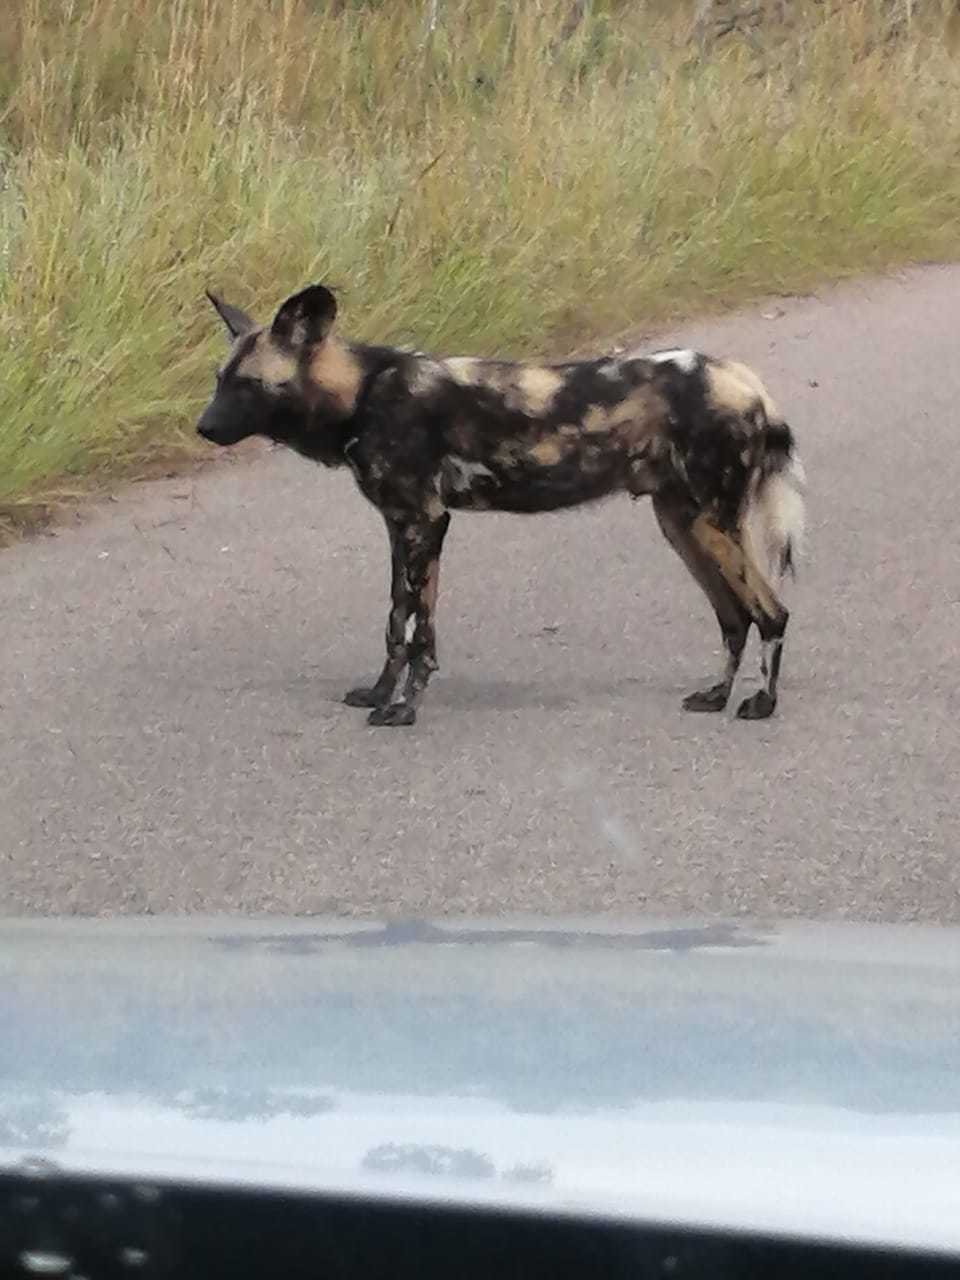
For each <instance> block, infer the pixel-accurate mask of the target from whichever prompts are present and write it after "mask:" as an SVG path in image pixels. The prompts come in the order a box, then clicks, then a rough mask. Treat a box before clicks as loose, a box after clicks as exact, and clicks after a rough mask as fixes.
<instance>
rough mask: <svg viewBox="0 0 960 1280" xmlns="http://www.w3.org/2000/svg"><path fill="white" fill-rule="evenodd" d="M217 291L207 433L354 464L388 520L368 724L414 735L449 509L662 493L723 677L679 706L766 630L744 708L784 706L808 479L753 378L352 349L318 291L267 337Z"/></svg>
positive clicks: (722, 695)
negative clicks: (223, 334) (714, 626)
mask: <svg viewBox="0 0 960 1280" xmlns="http://www.w3.org/2000/svg"><path fill="white" fill-rule="evenodd" d="M208 296H209V297H210V301H211V302H212V303H213V305H214V306H215V307H216V309H217V311H218V312H219V314H220V317H221V319H222V320H223V322H224V323H225V325H226V327H227V329H228V330H229V332H230V336H231V338H232V340H233V345H232V349H231V352H230V356H229V358H228V360H227V362H226V364H225V365H224V366H223V368H222V369H221V370H220V372H219V373H218V376H217V387H216V392H215V394H214V396H213V399H212V400H211V402H210V404H209V405H208V406H207V408H206V410H205V411H204V413H203V416H202V417H201V419H200V422H199V425H198V430H199V432H200V434H201V435H202V436H204V437H205V438H206V439H207V440H211V441H213V442H214V443H216V444H219V445H230V444H235V443H237V442H238V441H240V440H243V439H244V438H245V437H247V436H250V435H254V434H259V435H263V436H266V437H268V438H269V439H271V440H274V441H277V442H280V443H282V444H285V445H289V446H290V447H291V448H293V449H295V450H297V452H299V453H301V454H303V455H304V456H305V457H307V458H312V459H314V460H315V461H317V462H322V463H324V464H325V465H326V466H329V467H335V466H341V465H344V464H346V465H347V466H349V467H350V469H351V470H352V472H353V474H354V477H355V479H356V482H357V485H358V486H359V488H360V490H361V492H362V493H363V494H364V495H365V496H366V497H367V498H368V499H369V500H370V502H372V503H373V505H374V506H376V507H377V508H378V509H379V511H380V512H381V514H382V515H383V518H384V520H385V522H386V526H387V533H388V535H389V539H390V549H391V553H392V563H393V584H392V604H391V608H390V614H389V618H388V621H387V636H386V644H387V660H386V664H385V665H384V668H383V670H382V672H381V673H380V676H379V678H378V679H377V681H376V683H375V684H373V685H372V686H370V687H363V688H359V689H352V690H351V691H350V692H349V693H348V694H347V695H346V701H347V703H348V704H349V705H350V706H355V707H370V708H372V710H371V713H370V723H371V724H377V725H405V724H413V722H414V720H415V718H416V709H417V706H418V704H419V702H420V698H421V696H422V694H423V691H424V689H425V688H426V686H427V683H428V681H429V679H430V676H431V674H432V673H433V672H434V671H435V670H436V668H437V659H436V645H435V637H434V611H435V608H436V602H437V581H438V573H439V568H440V552H441V548H442V546H443V539H444V535H445V534H446V532H447V526H448V525H449V523H450V511H452V510H473V511H514V512H538V511H553V510H556V509H558V508H561V507H572V506H576V505H577V504H579V503H583V502H589V501H591V500H593V499H597V498H602V497H605V496H606V495H608V494H612V493H616V492H620V491H625V492H627V493H629V494H630V495H631V496H633V497H634V498H639V497H641V496H644V495H650V496H651V497H652V499H653V504H654V508H655V511H656V516H657V519H658V521H659V524H660V528H661V529H662V530H663V533H664V534H665V536H666V537H667V539H668V540H669V542H670V543H671V544H672V546H673V547H674V548H675V549H676V551H677V552H678V553H679V555H680V556H681V557H682V559H683V560H684V562H685V564H686V566H687V568H688V569H689V570H690V572H691V573H692V574H693V576H694V578H695V579H696V580H697V582H699V584H700V586H701V587H702V588H703V590H704V591H705V592H706V594H707V596H708V597H709V599H710V603H711V604H712V605H713V608H714V610H715V612H716V615H717V619H718V621H719V623H720V630H721V633H722V636H723V643H724V648H725V651H726V663H725V667H724V671H723V674H722V676H721V678H720V680H719V681H718V682H717V683H716V684H714V685H712V686H711V687H710V688H708V689H704V690H702V691H699V692H697V693H692V694H690V696H689V697H688V698H686V700H685V702H684V706H685V707H686V708H687V709H688V710H690V711H720V710H722V709H723V708H724V707H725V706H726V704H727V701H728V699H729V697H730V691H731V687H732V685H733V680H734V677H735V675H736V672H737V668H738V666H739V664H740V658H741V655H742V653H743V649H744V645H745V643H746V640H747V633H748V631H749V629H750V625H751V623H755V624H756V626H757V628H758V630H759V632H760V637H761V641H762V651H763V661H762V670H763V686H762V688H760V689H758V690H757V692H756V693H754V694H753V695H752V697H749V698H747V699H746V700H745V701H744V702H743V703H742V704H741V706H740V708H739V711H738V715H739V716H741V717H743V718H745V719H760V718H762V717H765V716H769V715H770V714H771V713H772V712H773V709H774V707H775V706H776V701H777V679H778V676H779V673H780V656H781V649H782V645H783V637H784V632H785V630H786V625H787V616H788V615H787V610H786V609H785V608H784V606H783V604H782V603H781V602H780V599H779V598H778V596H777V593H776V590H775V589H774V587H773V585H771V579H778V578H779V577H781V576H782V575H783V573H784V571H785V570H786V569H787V568H789V567H791V566H792V562H793V558H794V556H795V552H796V546H797V539H798V537H799V534H800V532H801V527H802V516H803V501H802V497H801V495H800V481H801V479H802V472H801V470H800V464H799V460H798V459H797V457H796V453H795V449H794V443H793V436H792V434H791V431H790V428H789V427H788V426H787V425H786V423H785V422H784V421H783V420H782V418H780V416H779V415H778V413H777V412H776V410H775V408H774V406H773V404H772V402H771V400H770V398H769V396H768V395H767V393H766V391H765V390H764V387H763V385H762V384H761V382H760V381H759V379H758V378H757V377H756V375H755V374H754V373H752V371H751V370H749V369H747V368H746V367H744V366H743V365H739V364H733V363H728V362H723V361H718V360H713V359H710V358H708V357H706V356H702V355H699V354H697V353H696V352H693V351H681V350H677V351H660V352H656V353H653V354H652V355H647V356H643V355H641V354H639V353H636V352H634V353H628V354H626V355H620V356H616V357H611V356H607V357H602V358H600V359H593V360H578V361H572V362H569V363H566V364H550V365H545V364H511V363H507V362H505V361H497V360H482V359H475V358H467V357H458V358H454V359H450V358H448V359H438V358H432V357H430V356H426V355H423V354H422V353H419V352H417V353H411V352H405V351H399V350H397V349H395V348H391V347H376V346H364V345H361V344H358V343H350V342H346V341H344V340H342V339H341V338H339V337H338V336H337V335H336V334H335V333H334V332H333V323H334V319H335V316H336V311H337V306H336V301H335V299H334V296H333V294H332V293H331V292H330V291H329V289H327V288H325V287H324V286H323V285H312V286H310V287H309V288H307V289H304V290H303V291H302V292H301V293H298V294H296V295H294V296H293V297H291V298H288V299H287V301H286V302H284V303H283V305H282V306H281V307H280V310H279V311H278V312H277V314H276V316H275V318H274V320H273V322H272V324H271V325H270V326H269V327H264V328H261V327H260V326H258V325H257V324H255V323H254V321H253V320H251V319H250V318H249V317H248V316H246V315H245V314H244V313H243V312H242V311H238V310H237V308H236V307H231V306H229V305H228V304H227V303H225V302H223V301H222V300H221V299H219V298H217V297H214V296H213V295H208ZM761 565H762V566H763V567H761ZM405 669H406V672H407V675H406V680H405V682H404V683H403V684H402V685H401V684H400V677H401V675H402V673H403V672H404V670H405Z"/></svg>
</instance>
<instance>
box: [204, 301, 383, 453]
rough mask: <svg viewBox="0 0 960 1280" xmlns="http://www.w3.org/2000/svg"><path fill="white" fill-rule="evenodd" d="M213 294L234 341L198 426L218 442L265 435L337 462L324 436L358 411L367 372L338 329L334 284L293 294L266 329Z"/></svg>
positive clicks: (224, 442)
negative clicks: (344, 341)
mask: <svg viewBox="0 0 960 1280" xmlns="http://www.w3.org/2000/svg"><path fill="white" fill-rule="evenodd" d="M207 297H208V298H209V299H210V301H211V302H212V303H213V306H214V307H215V308H216V310H217V313H218V314H219V316H220V319H221V320H222V321H223V323H224V324H225V325H226V327H227V332H228V334H229V337H230V342H231V347H230V354H229V356H228V357H227V360H226V363H225V364H224V365H223V366H222V368H221V369H220V370H219V372H218V374H217V387H216V391H215V392H214V394H213V398H212V400H211V401H210V403H209V404H208V405H207V407H206V409H205V410H204V411H203V414H202V415H201V417H200V421H199V422H198V424H197V430H198V432H199V433H200V435H202V436H203V437H204V439H205V440H210V441H212V442H213V443H214V444H219V445H231V444H237V443H238V442H239V441H241V440H245V439H246V438H247V437H248V436H252V435H262V436H267V437H269V438H270V439H271V440H277V441H279V442H281V443H283V444H290V445H293V446H294V447H295V448H298V449H301V451H303V452H305V453H309V454H311V455H312V456H315V457H318V458H320V459H322V460H327V461H333V460H334V459H333V455H334V454H335V453H336V450H335V448H332V447H330V446H332V445H333V440H332V439H331V440H329V441H327V440H326V438H325V437H326V436H327V434H328V433H330V434H332V435H336V434H337V432H336V428H337V427H338V426H339V425H342V424H343V423H345V422H346V421H347V420H348V419H349V418H350V417H351V415H352V414H353V412H354V409H355V406H356V402H357V396H358V394H359V390H360V382H361V377H362V370H361V366H360V363H359V361H358V360H357V358H356V357H355V356H354V355H353V353H352V352H351V351H350V349H349V348H348V347H347V346H346V345H345V344H344V343H342V342H341V341H340V340H339V339H338V338H337V337H336V336H335V335H334V334H333V332H332V330H333V322H334V320H335V318H336V314H337V303H336V299H335V298H334V296H333V294H332V293H331V292H330V290H329V289H327V288H326V287H325V286H324V285H320V284H315V285H310V286H309V288H306V289H304V290H303V291H302V292H301V293H297V294H294V295H293V297H290V298H288V299H287V300H286V302H284V303H283V305H282V306H281V307H280V310H279V311H278V312H277V314H276V315H275V316H274V318H273V322H272V324H270V325H269V326H267V327H263V328H261V326H259V325H258V324H257V323H256V322H255V321H254V320H252V319H251V318H250V317H249V316H248V315H246V314H245V313H244V312H243V311H240V310H239V309H238V308H237V307H232V306H230V304H229V303H227V302H224V301H223V300H222V299H221V298H219V297H217V296H216V295H214V294H212V293H208V294H207ZM328 453H329V454H330V455H331V456H330V457H329V458H328V457H327V456H326V455H327V454H328Z"/></svg>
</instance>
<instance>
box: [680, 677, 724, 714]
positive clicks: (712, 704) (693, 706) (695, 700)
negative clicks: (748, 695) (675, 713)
mask: <svg viewBox="0 0 960 1280" xmlns="http://www.w3.org/2000/svg"><path fill="white" fill-rule="evenodd" d="M729 701H730V689H729V686H727V685H725V684H715V685H714V686H713V687H712V688H711V689H698V690H697V691H696V693H689V694H687V696H686V697H685V698H684V700H683V709H684V711H722V710H723V709H724V707H725V706H726V705H727V703H728V702H729Z"/></svg>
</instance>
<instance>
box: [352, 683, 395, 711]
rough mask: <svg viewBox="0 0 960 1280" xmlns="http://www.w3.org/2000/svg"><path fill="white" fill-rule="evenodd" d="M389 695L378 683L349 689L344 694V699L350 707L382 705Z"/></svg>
mask: <svg viewBox="0 0 960 1280" xmlns="http://www.w3.org/2000/svg"><path fill="white" fill-rule="evenodd" d="M389 697H390V695H389V694H388V693H384V692H383V691H382V690H381V689H378V688H377V686H376V685H371V686H367V685H360V686H359V687H358V688H356V689H349V690H348V691H347V692H346V693H345V694H344V695H343V700H344V702H345V703H346V704H347V706H348V707H382V706H384V705H385V704H386V702H387V700H388V699H389Z"/></svg>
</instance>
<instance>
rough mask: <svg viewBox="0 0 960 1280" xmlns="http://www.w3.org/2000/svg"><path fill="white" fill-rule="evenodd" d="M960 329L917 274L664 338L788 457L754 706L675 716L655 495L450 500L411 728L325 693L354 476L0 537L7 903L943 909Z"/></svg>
mask: <svg viewBox="0 0 960 1280" xmlns="http://www.w3.org/2000/svg"><path fill="white" fill-rule="evenodd" d="M958 327H960V267H949V268H942V267H929V268H924V269H921V270H916V271H912V272H909V273H906V274H903V275H899V276H896V277H892V278H889V279H885V280H882V281H874V282H868V283H859V284H855V285H847V286H843V287H841V288H839V289H837V290H834V291H831V292H829V293H825V294H823V295H821V296H820V297H819V298H803V299H783V300H780V301H778V302H771V303H769V304H767V305H766V306H764V307H762V308H760V309H758V310H755V311H751V312H749V313H745V314H743V315H739V316H734V317H731V318H726V319H723V320H720V321H714V322H709V323H707V322H705V323H702V324H693V325H689V326H686V327H684V328H683V329H682V330H680V331H679V332H676V333H673V334H669V335H660V336H659V337H658V342H660V341H661V339H662V341H663V342H666V341H673V340H674V339H675V340H677V341H679V342H682V343H684V344H692V345H695V346H698V347H702V348H704V349H706V350H709V351H713V352H715V353H716V354H729V355H734V356H736V357H737V358H739V359H744V360H746V361H748V362H749V363H751V364H753V365H754V366H755V367H756V368H757V369H758V370H759V371H760V372H761V374H762V375H763V376H764V378H765V379H766V380H767V381H768V384H769V386H770V387H771V389H772V391H773V393H774V395H775V397H776V398H777V399H778V400H779V401H780V403H781V405H782V406H783V407H784V409H785V411H786V413H787V416H788V418H789V419H790V420H791V422H792V423H793V425H794V427H795V429H796V432H797V434H798V437H799V440H800V443H801V448H802V453H803V456H804V461H805V463H806V465H807V470H808V473H809V477H810V488H811V493H810V523H811V528H810V548H809V554H808V559H807V561H806V563H805V565H804V566H803V573H802V576H801V579H800V581H799V582H798V583H797V585H796V587H795V588H794V589H793V590H792V592H791V595H790V603H791V606H792V608H793V620H792V623H791V630H790V632H789V634H788V641H787V647H786V651H785V661H784V675H783V683H782V686H781V688H782V697H781V704H780V709H779V712H778V716H777V718H775V719H774V720H772V721H767V722H763V723H759V724H748V723H743V722H738V721H736V720H734V719H733V718H732V708H731V711H730V712H728V713H727V714H725V715H722V716H693V715H689V714H685V713H683V712H682V711H681V709H680V699H681V696H682V695H683V694H684V693H685V692H688V691H689V690H690V689H691V688H693V687H695V686H696V685H697V684H698V683H699V682H700V681H702V680H703V679H704V678H705V677H707V676H709V675H711V674H712V673H713V671H714V669H715V666H716V664H717V662H718V661H719V653H718V649H719V646H718V637H717V635H716V633H715V626H714V622H713V618H712V614H711V613H710V611H709V608H708V606H707V605H706V602H705V601H704V600H703V599H702V597H701V596H700V594H699V591H698V589H697V588H696V587H695V585H694V584H693V582H692V580H691V579H690V578H689V577H688V575H687V573H686V571H685V570H684V569H683V567H682V565H681V564H680V562H679V561H678V560H676V559H675V558H674V555H673V553H672V552H671V551H670V550H669V548H668V547H667V546H666V544H665V543H664V542H663V541H662V540H661V538H660V536H659V534H658V532H657V531H656V527H655V523H654V520H653V515H652V511H651V510H650V507H649V504H646V503H638V504H633V503H631V502H629V501H628V500H626V499H623V500H617V501H613V502H611V503H609V504H606V505H601V506H599V507H594V508H589V509H584V510H580V511H577V512H569V513H564V514H560V515H556V516H539V517H536V518H527V519H524V518H522V517H510V516H497V515H479V516H478V515H461V516H459V517H455V518H454V522H453V525H452V528H451V533H450V536H449V538H448V542H447V550H446V553H445V559H444V566H443V572H442V575H441V576H442V581H441V600H440V613H439V628H440V630H439V636H440V646H441V651H440V657H441V664H442V669H441V672H440V674H439V675H438V676H437V677H436V678H435V681H434V684H433V686H432V687H431V690H430V692H429V694H428V697H427V702H426V704H425V708H424V710H423V712H422V714H421V719H420V722H419V723H418V725H417V726H416V727H415V728H414V729H412V730H411V729H394V730H390V729H371V728H368V727H367V725H366V724H365V713H363V712H359V711H355V710H351V709H350V708H347V707H345V706H342V705H341V704H340V702H339V698H340V696H341V695H342V693H343V692H344V690H345V689H347V688H348V687H349V686H350V685H351V684H353V683H355V682H356V681H357V680H358V679H360V678H361V677H366V676H369V675H372V674H374V673H375V671H376V670H377V669H378V668H379V664H380V661H381V646H382V632H383V623H384V620H385V614H386V591H387V558H386V548H385V537H384V534H383V532H382V529H381V526H380V523H379V518H378V516H377V515H376V513H375V512H374V511H373V510H371V509H370V508H368V507H367V506H366V505H365V504H364V502H363V500H362V499H361V498H360V497H359V496H358V495H357V494H356V492H355V491H354V488H353V483H352V480H351V478H350V476H349V475H348V474H339V473H337V474H332V473H328V472H324V471H320V470H315V469H314V468H313V467H311V466H310V465H309V464H307V463H305V462H303V461H302V460H299V459H297V458H294V457H292V456H289V455H286V454H283V453H280V452H278V451H271V452H270V453H268V454H265V455H264V456H263V457H262V458H261V457H257V458H256V459H255V460H253V461H251V460H249V459H245V460H239V461H233V462H223V463H220V464H218V465H216V466H214V467H211V468H208V469H206V470H203V471H201V472H199V473H197V474H195V475H193V476H189V477H181V478H179V479H175V480H171V481H164V482H159V483H151V484H143V485H137V486H134V487H133V488H131V489H130V490H127V491H126V492H124V493H123V494H122V495H120V497H119V500H118V501H116V502H113V503H109V504H104V505H103V506H101V507H98V508H97V509H95V510H94V511H93V512H92V513H91V514H90V517H89V519H87V520H86V521H85V522H84V523H83V524H82V525H81V526H80V527H78V528H67V529H63V530H61V531H60V532H59V533H58V535H57V536H56V537H53V538H50V537H46V538H39V539H35V540H33V541H30V542H27V543H23V544H21V545H19V546H17V547H14V548H13V549H11V550H8V551H6V552H3V553H2V554H0V644H2V655H3V661H2V663H0V724H2V735H0V911H2V912H4V913H44V914H47V913H60V912H81V913H114V912H171V911H172V912H218V911H227V910H229V911H238V910H239V911H244V912H264V911H283V912H295V913H317V912H324V913H326V912H334V913H349V914H364V915H366V914H382V913H389V914H392V915H396V914H416V915H420V914H430V915H439V914H446V913H462V912H469V913H477V912H481V913H499V912H504V911H512V910H525V911H537V912H570V911H576V912H581V911H590V910H602V911H610V912H615V913H618V914H619V913H633V912H637V911H647V912H655V913H664V914H672V915H675V914H688V913H697V914H700V913H707V914H711V915H712V914H743V913H746V914H750V915H753V916H760V917H767V916H772V915H798V914H800V915H808V916H821V917H836V916H845V917H852V918H860V919H888V920H914V919H925V920H940V921H954V922H955V921H960V798H958V792H960V784H958V779H960V726H958V715H960V694H958V690H957V673H958V666H960V539H958V528H960V526H958V515H957V512H958V500H960V409H958V405H960V359H958V339H957V332H958ZM199 407H200V406H198V409H199ZM755 663H756V652H755V648H754V646H751V650H750V654H749V655H748V658H747V661H746V664H745V670H749V671H750V672H751V673H752V672H753V671H754V667H755ZM750 683H751V682H749V681H748V682H747V686H748V687H749V685H750ZM737 700H738V699H735V702H736V701H737ZM734 705H735V704H734Z"/></svg>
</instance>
